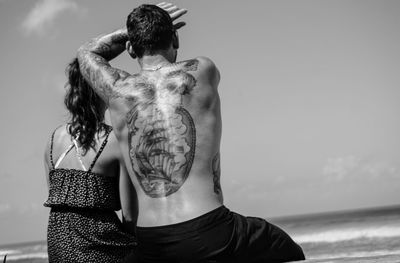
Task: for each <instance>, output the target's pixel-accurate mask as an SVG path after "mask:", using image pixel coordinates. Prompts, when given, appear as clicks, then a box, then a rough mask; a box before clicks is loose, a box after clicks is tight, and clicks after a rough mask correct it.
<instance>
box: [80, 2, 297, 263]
mask: <svg viewBox="0 0 400 263" xmlns="http://www.w3.org/2000/svg"><path fill="white" fill-rule="evenodd" d="M185 13H186V10H185V9H180V8H178V7H176V6H173V5H172V4H168V3H161V4H159V5H158V6H155V5H141V6H139V7H138V8H135V9H134V10H133V11H132V12H131V13H130V14H129V16H128V19H127V29H121V30H118V31H115V32H113V33H111V34H108V35H104V36H100V37H98V38H95V39H93V40H91V41H90V42H88V43H86V44H84V45H83V46H82V47H81V48H80V49H79V51H78V59H79V62H80V65H81V71H82V73H83V75H84V76H85V78H86V79H87V81H89V82H90V84H91V86H92V87H93V88H94V90H95V91H96V92H97V93H98V94H99V95H100V96H101V97H102V98H103V99H104V101H105V102H106V103H107V104H108V107H109V110H110V115H111V122H112V125H113V128H114V132H115V134H116V136H117V139H118V141H119V144H120V148H121V151H122V153H123V155H124V159H125V162H126V166H127V168H128V171H129V174H130V177H131V180H132V182H133V184H134V185H135V187H136V189H137V194H138V200H139V217H138V221H137V229H136V232H137V239H138V244H139V245H138V254H139V257H140V260H141V262H163V263H165V262H267V261H268V262H270V261H272V262H284V261H290V260H301V259H304V255H303V252H302V250H301V248H300V247H299V246H298V245H297V244H296V243H295V242H293V240H292V239H291V238H290V237H289V236H288V235H287V234H286V233H285V232H283V231H282V230H281V229H279V228H277V227H276V226H274V225H272V224H270V223H268V222H266V221H265V220H263V219H260V218H254V217H244V216H241V215H239V214H236V213H234V212H231V211H229V210H228V209H227V208H226V207H224V206H223V198H222V190H221V186H220V153H219V148H220V139H221V113H220V99H219V95H218V89H217V87H218V83H219V79H220V74H219V71H218V69H217V67H216V66H215V64H214V63H213V62H212V61H211V60H210V59H208V58H205V57H198V58H195V59H191V60H186V61H181V62H177V61H176V58H177V50H178V48H179V39H178V35H177V29H178V28H180V27H182V26H183V25H184V23H183V22H179V23H177V24H175V25H173V21H174V20H176V19H177V18H179V17H180V16H182V15H183V14H185ZM125 48H126V50H127V51H128V53H129V54H130V55H131V56H132V58H138V63H139V65H140V68H141V70H140V72H139V73H136V74H129V73H127V72H125V71H122V70H119V69H116V68H113V67H112V66H111V65H110V64H109V61H110V60H112V59H113V58H115V57H116V56H118V55H119V54H121V53H122V52H123V51H124V50H125Z"/></svg>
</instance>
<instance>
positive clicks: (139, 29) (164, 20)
mask: <svg viewBox="0 0 400 263" xmlns="http://www.w3.org/2000/svg"><path fill="white" fill-rule="evenodd" d="M126 28H127V30H128V38H129V41H130V42H131V44H132V47H133V51H134V52H135V54H136V56H138V57H143V55H144V54H149V55H153V54H154V53H155V52H156V51H159V50H163V49H167V48H168V47H169V45H171V42H172V36H173V34H174V28H173V24H172V19H171V17H170V16H169V14H168V13H167V11H165V10H163V9H162V8H160V7H158V6H155V5H141V6H139V7H137V8H135V9H133V11H132V12H131V13H130V14H129V15H128V19H127V21H126Z"/></svg>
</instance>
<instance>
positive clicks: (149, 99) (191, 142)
mask: <svg viewBox="0 0 400 263" xmlns="http://www.w3.org/2000/svg"><path fill="white" fill-rule="evenodd" d="M184 68H185V67H181V68H180V69H173V71H172V72H170V73H168V74H165V75H164V76H163V77H161V79H151V78H149V77H142V79H141V80H140V81H139V80H138V81H137V85H136V89H137V90H139V92H138V94H140V95H139V96H137V97H136V98H135V100H134V101H133V107H132V108H131V110H130V111H129V112H128V114H127V115H126V121H127V126H128V141H129V156H130V159H131V165H132V168H133V170H134V171H135V175H136V177H137V179H138V181H139V183H140V186H141V188H142V189H143V191H144V192H145V193H146V194H147V195H148V196H150V197H153V198H161V197H166V196H169V195H171V194H173V193H175V192H177V191H178V190H179V189H180V187H181V186H182V185H183V184H184V183H185V181H186V179H187V178H188V176H189V173H190V170H191V168H192V164H193V160H194V156H195V148H196V128H195V124H194V121H193V119H192V116H191V115H190V113H189V112H188V111H187V110H186V109H185V108H184V106H183V102H182V101H183V97H184V96H185V95H187V94H190V92H191V91H192V90H193V89H194V88H195V85H196V80H195V78H194V77H193V76H192V75H191V74H189V73H187V72H185V70H184ZM139 83H141V84H140V85H139Z"/></svg>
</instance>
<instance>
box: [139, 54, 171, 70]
mask: <svg viewBox="0 0 400 263" xmlns="http://www.w3.org/2000/svg"><path fill="white" fill-rule="evenodd" d="M174 62H175V59H173V58H171V56H168V54H154V55H144V56H143V57H141V58H140V59H139V65H140V67H141V69H142V70H158V69H160V68H162V67H164V66H166V65H169V64H171V63H174Z"/></svg>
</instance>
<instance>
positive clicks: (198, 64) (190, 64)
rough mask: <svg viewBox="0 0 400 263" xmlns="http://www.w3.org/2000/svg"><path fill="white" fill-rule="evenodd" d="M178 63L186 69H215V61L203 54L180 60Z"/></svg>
mask: <svg viewBox="0 0 400 263" xmlns="http://www.w3.org/2000/svg"><path fill="white" fill-rule="evenodd" d="M178 65H180V66H182V67H184V68H185V69H187V70H188V71H199V70H209V69H216V65H215V63H214V62H213V61H212V60H211V59H210V58H208V57H204V56H199V57H196V58H192V59H188V60H184V61H180V62H178Z"/></svg>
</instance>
